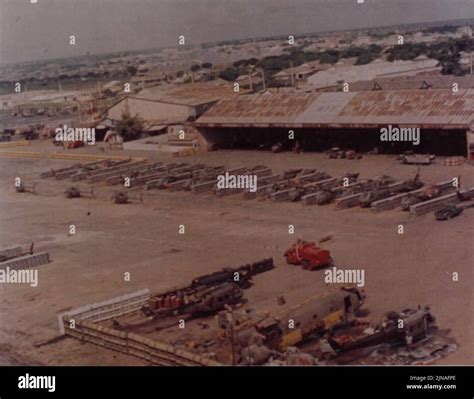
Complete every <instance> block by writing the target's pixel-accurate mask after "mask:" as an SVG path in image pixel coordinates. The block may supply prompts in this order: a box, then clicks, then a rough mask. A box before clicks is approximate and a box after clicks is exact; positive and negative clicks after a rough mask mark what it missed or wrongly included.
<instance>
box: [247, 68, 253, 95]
mask: <svg viewBox="0 0 474 399" xmlns="http://www.w3.org/2000/svg"><path fill="white" fill-rule="evenodd" d="M247 72H248V73H249V86H250V91H253V86H252V72H251V70H250V68H248V69H247Z"/></svg>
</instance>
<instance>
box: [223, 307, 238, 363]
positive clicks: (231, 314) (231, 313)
mask: <svg viewBox="0 0 474 399" xmlns="http://www.w3.org/2000/svg"><path fill="white" fill-rule="evenodd" d="M225 308H226V310H227V321H228V323H229V327H230V347H231V352H232V366H235V363H236V362H235V342H234V311H233V309H232V307H230V306H229V305H227V304H226V305H225Z"/></svg>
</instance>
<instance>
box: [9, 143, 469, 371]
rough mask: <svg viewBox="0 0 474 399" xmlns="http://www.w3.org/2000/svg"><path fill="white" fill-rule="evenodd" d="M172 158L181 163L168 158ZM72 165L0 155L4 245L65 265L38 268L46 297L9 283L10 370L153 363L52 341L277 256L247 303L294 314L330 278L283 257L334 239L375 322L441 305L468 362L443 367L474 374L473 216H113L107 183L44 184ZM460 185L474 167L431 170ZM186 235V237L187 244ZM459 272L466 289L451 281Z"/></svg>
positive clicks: (182, 210) (273, 211) (183, 208)
mask: <svg viewBox="0 0 474 399" xmlns="http://www.w3.org/2000/svg"><path fill="white" fill-rule="evenodd" d="M82 150H83V149H81V151H82ZM120 154H122V152H120ZM140 155H143V154H140ZM146 155H149V154H146ZM154 157H155V158H160V156H159V155H155V156H154ZM161 157H162V158H163V159H164V160H167V161H170V159H169V156H166V155H162V156H161ZM182 160H183V161H186V162H202V163H206V164H209V165H219V164H223V165H226V166H235V167H237V166H241V165H245V166H253V165H255V164H265V165H267V166H269V167H271V168H273V170H274V171H275V172H280V171H283V170H285V169H289V168H298V167H306V168H310V167H311V168H318V169H322V170H325V171H327V172H328V173H330V174H331V175H333V176H337V175H342V174H344V173H346V172H348V171H351V172H360V173H361V178H368V177H373V176H376V175H380V174H388V175H392V176H394V177H397V178H412V177H413V176H414V174H415V173H416V167H413V166H404V165H400V164H399V163H398V161H396V160H395V158H394V157H386V156H370V157H365V158H363V159H362V160H357V161H355V160H329V159H327V158H326V157H325V156H324V155H322V154H288V153H283V154H271V153H263V152H243V151H219V152H213V153H206V154H200V155H196V156H193V157H189V158H183V159H182ZM69 163H71V162H67V161H51V160H47V159H42V160H26V159H19V158H1V157H0V187H1V189H0V190H1V191H0V245H1V247H2V248H4V247H9V246H14V245H17V244H28V243H30V242H32V241H34V242H35V243H36V248H37V250H45V251H48V252H49V254H50V257H51V260H52V262H51V263H50V264H48V265H43V266H40V267H39V285H38V287H36V288H32V287H29V286H26V285H14V284H11V285H7V284H2V285H0V353H2V352H3V353H7V354H8V355H9V356H8V357H5V358H4V359H9V357H10V356H13V357H15V358H16V359H19V361H23V362H26V363H33V364H38V363H43V364H50V365H96V364H98V365H129V364H130V365H134V364H143V362H141V361H139V360H137V359H135V358H132V357H128V356H124V355H120V354H117V353H114V352H111V351H108V350H106V349H102V348H99V347H95V346H92V345H88V344H81V343H79V342H78V341H75V340H73V339H70V338H66V339H62V340H58V341H57V342H53V343H49V344H46V345H43V344H44V343H45V342H47V341H48V340H50V339H52V338H54V337H57V336H58V335H59V331H58V322H57V318H56V314H57V313H58V312H59V311H63V310H66V309H70V308H74V307H77V306H80V305H83V304H88V303H93V302H97V301H101V300H105V299H108V298H111V297H115V296H118V295H122V294H125V293H129V292H133V291H135V290H138V289H141V288H149V289H150V290H151V291H152V292H153V291H159V290H163V289H166V288H169V287H172V286H175V285H178V284H183V283H188V282H189V281H190V280H191V279H192V278H194V277H196V276H198V275H200V274H204V273H209V272H213V271H216V270H218V269H221V268H222V267H225V266H239V265H241V264H245V263H249V262H253V261H257V260H260V259H262V258H265V257H273V258H274V260H275V264H276V269H275V270H272V271H270V272H267V273H263V274H261V275H259V276H256V277H255V286H254V287H252V288H250V289H249V290H247V291H246V292H245V295H246V297H247V298H248V300H249V303H251V304H252V306H253V307H255V308H259V309H272V307H274V306H275V302H276V297H277V296H278V295H284V296H285V298H286V300H287V303H288V304H289V305H291V304H294V303H297V302H299V301H301V300H303V299H305V298H307V297H309V296H311V295H314V294H316V293H318V292H320V291H322V290H325V283H324V274H323V272H321V271H314V272H309V271H305V270H302V269H300V268H299V267H296V266H290V265H287V264H286V263H285V261H284V258H283V256H282V255H283V252H284V251H285V249H286V248H287V247H288V246H289V245H290V244H291V242H292V241H294V240H295V239H296V238H297V237H302V238H305V239H308V240H317V239H318V238H319V237H321V236H324V235H326V234H334V240H333V241H331V242H329V243H327V245H326V246H327V248H328V249H330V250H331V252H332V255H333V258H334V260H335V263H336V265H337V266H338V267H341V268H342V267H347V268H364V269H365V273H366V276H365V280H366V284H365V287H364V289H365V291H366V295H367V300H366V303H367V306H368V308H369V309H370V310H371V315H372V317H373V318H374V319H380V318H381V317H382V316H383V314H384V313H385V312H386V311H389V310H401V309H404V308H407V307H414V306H417V305H418V304H421V305H425V304H429V305H431V306H432V311H433V313H434V315H435V316H436V318H437V323H438V325H439V326H440V328H443V329H446V328H448V329H451V330H452V332H451V335H452V336H453V337H454V338H455V339H456V341H457V343H458V344H459V349H458V351H457V352H456V353H454V354H453V355H451V356H449V357H447V358H444V359H442V360H441V361H439V362H440V363H443V364H473V363H474V345H473V342H474V328H473V327H474V318H473V317H472V309H473V308H474V297H473V291H472V287H473V283H474V276H473V272H472V265H473V263H474V262H473V260H474V249H473V248H474V246H473V244H474V239H473V237H474V210H473V209H469V210H466V211H465V212H464V213H463V214H461V215H460V216H459V217H457V218H454V219H452V220H450V221H447V222H437V221H436V220H434V217H433V215H432V214H428V215H425V216H422V217H418V218H415V217H410V216H409V215H408V214H407V213H405V212H402V211H400V210H393V211H387V212H383V213H379V214H373V213H372V212H371V211H370V210H367V209H360V208H353V209H348V210H336V209H335V207H334V205H327V206H312V207H305V206H303V205H302V204H300V203H271V202H267V201H256V200H249V201H244V200H242V199H241V197H240V195H237V196H231V197H226V198H217V197H214V196H212V195H210V194H202V195H197V196H196V195H193V194H192V193H189V192H176V193H171V192H166V191H156V190H155V191H151V192H149V193H147V194H146V195H145V197H144V204H143V205H142V204H127V205H114V204H112V201H111V200H110V194H111V192H112V191H113V190H112V189H111V188H110V187H106V186H105V185H102V186H99V187H98V188H97V189H96V195H97V198H95V199H86V198H81V199H73V200H67V199H65V198H64V195H63V191H64V189H65V188H66V186H67V185H70V183H69V182H66V181H54V180H40V179H38V176H39V173H40V172H42V171H45V170H47V169H49V168H52V167H62V166H67V165H68V164H69ZM458 175H461V176H462V184H463V187H472V186H473V185H474V169H473V166H469V165H466V164H465V165H461V166H458V167H446V166H443V165H441V162H438V163H436V164H434V165H431V166H427V167H422V168H421V178H422V180H423V181H425V182H426V183H436V182H441V181H445V180H448V179H450V178H452V177H454V176H458ZM16 176H20V177H22V178H23V179H25V180H26V181H33V180H36V181H37V192H38V193H37V194H36V195H34V194H18V193H16V192H15V191H14V189H13V179H14V177H16ZM85 186H87V184H85ZM71 223H73V224H75V225H76V231H77V232H76V234H75V235H68V231H69V225H70V224H71ZM181 224H184V225H185V228H186V232H185V234H178V226H179V225H181ZM289 224H293V225H294V226H295V234H294V235H289V234H288V225H289ZM399 224H403V225H404V226H405V233H404V234H403V235H399V234H398V233H397V227H398V225H399ZM455 271H456V272H458V273H459V281H458V282H453V281H452V278H451V275H450V274H451V273H452V272H455ZM125 272H130V273H131V281H129V282H126V281H124V278H123V276H124V273H125ZM176 332H177V329H176ZM177 333H178V332H177ZM184 336H185V337H186V335H184ZM156 338H158V339H159V338H160V336H159V334H158V336H157V337H156ZM188 338H189V339H192V337H188ZM162 339H163V340H169V337H165V336H163V337H162ZM3 361H4V362H7V363H8V362H10V361H11V360H3ZM0 362H2V358H1V357H0Z"/></svg>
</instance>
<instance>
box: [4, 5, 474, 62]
mask: <svg viewBox="0 0 474 399" xmlns="http://www.w3.org/2000/svg"><path fill="white" fill-rule="evenodd" d="M37 1H38V3H37V4H30V0H24V2H22V3H19V2H18V0H0V63H1V64H12V63H19V62H29V61H31V62H33V61H43V60H49V59H56V58H67V57H74V56H83V55H86V54H87V53H90V54H92V55H99V54H104V53H114V52H118V51H133V50H146V49H153V48H159V47H167V46H171V45H173V44H175V43H176V44H177V40H178V36H179V35H185V37H186V43H187V44H199V43H205V42H217V41H222V40H233V39H234V40H239V39H248V38H253V37H272V36H278V35H285V34H294V35H301V34H307V33H318V32H325V31H338V30H344V29H347V30H351V29H364V28H371V27H377V26H392V25H404V24H413V23H430V22H440V21H448V20H458V19H469V18H473V17H474V0H416V1H414V0H365V4H362V5H361V4H357V0H200V1H199V2H197V1H196V0H37ZM70 35H75V37H76V45H75V46H71V45H69V42H68V41H69V39H68V38H69V36H70Z"/></svg>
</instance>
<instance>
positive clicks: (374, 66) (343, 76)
mask: <svg viewBox="0 0 474 399" xmlns="http://www.w3.org/2000/svg"><path fill="white" fill-rule="evenodd" d="M439 70H441V68H440V67H439V66H438V61H437V60H432V59H428V58H426V57H425V56H420V57H418V58H417V59H415V60H413V61H394V62H388V61H381V60H375V61H374V62H372V63H370V64H367V65H358V66H347V67H340V68H338V67H332V68H329V69H327V70H325V71H321V72H317V73H316V74H314V75H312V76H310V77H309V78H308V84H309V85H311V86H312V87H314V88H315V89H337V88H338V87H339V86H340V85H341V83H349V84H350V83H352V82H357V81H361V80H372V79H375V78H384V77H394V76H413V75H417V74H419V73H421V72H433V71H439Z"/></svg>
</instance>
